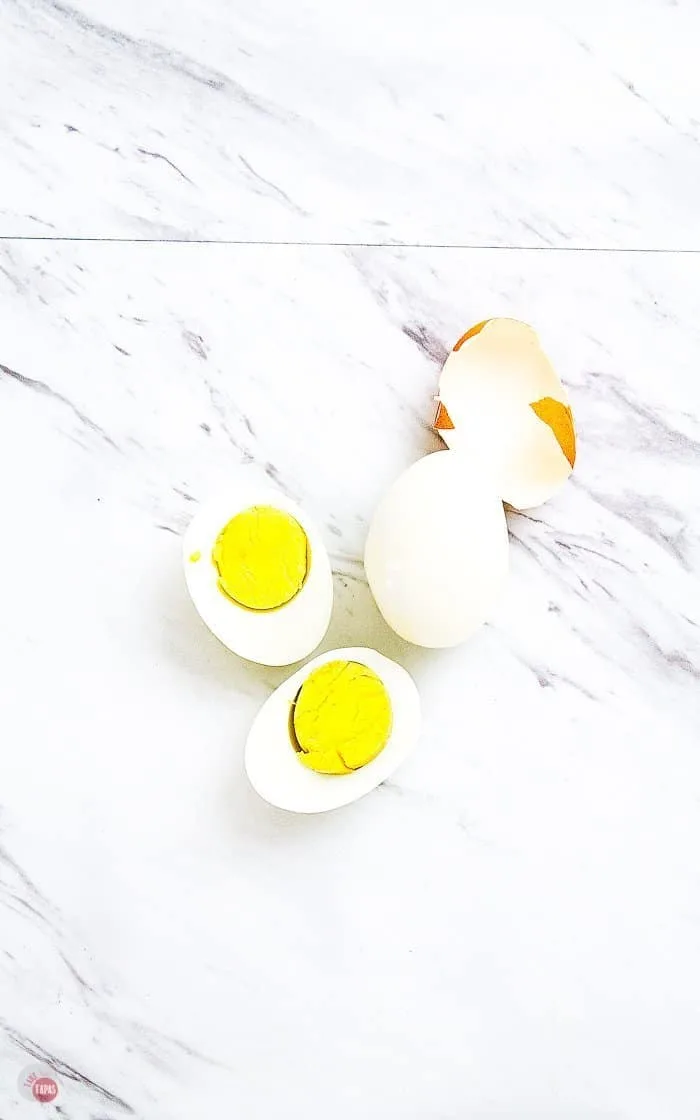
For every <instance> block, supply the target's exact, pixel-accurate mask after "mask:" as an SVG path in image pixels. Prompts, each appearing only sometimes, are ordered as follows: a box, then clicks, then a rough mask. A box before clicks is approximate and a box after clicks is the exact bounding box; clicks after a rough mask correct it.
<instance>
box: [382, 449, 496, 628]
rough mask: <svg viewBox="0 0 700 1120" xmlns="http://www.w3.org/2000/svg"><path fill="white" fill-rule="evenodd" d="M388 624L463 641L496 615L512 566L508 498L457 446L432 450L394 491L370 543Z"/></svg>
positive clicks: (395, 486)
mask: <svg viewBox="0 0 700 1120" xmlns="http://www.w3.org/2000/svg"><path fill="white" fill-rule="evenodd" d="M365 571H366V573H367V579H368V581H369V586H370V588H371V589H372V593H373V595H374V597H375V599H376V601H377V605H378V607H379V609H380V611H381V612H382V614H383V615H384V618H385V619H386V621H387V622H388V624H389V626H391V628H392V629H393V630H395V631H396V633H397V634H400V636H401V637H402V638H405V639H406V641H409V642H413V643H414V644H415V645H419V646H428V647H432V648H442V647H446V646H454V645H458V644H459V643H460V642H463V641H464V640H465V639H466V638H468V637H469V636H470V634H472V633H473V631H474V630H476V629H477V628H478V627H479V626H480V625H481V624H482V623H483V622H484V621H485V620H486V619H487V618H488V617H489V615H490V614H491V612H492V610H493V608H494V606H495V604H496V602H497V600H498V598H499V596H500V594H501V591H502V589H503V586H504V583H505V580H506V576H507V572H508V530H507V527H506V519H505V515H504V511H503V503H502V502H501V500H500V498H499V497H498V496H497V495H496V493H495V491H494V490H493V488H492V485H491V480H490V478H489V477H488V476H487V475H485V474H484V472H483V471H482V469H481V468H480V466H479V465H478V464H476V463H474V461H473V460H471V459H470V458H469V457H468V456H466V455H462V454H460V453H459V452H457V451H437V452H434V453H433V454H432V455H426V456H425V457H424V458H423V459H420V460H419V461H418V462H417V463H414V464H413V466H412V467H409V468H408V470H407V471H405V472H404V474H402V475H401V477H400V478H399V479H398V480H397V481H396V482H395V483H394V485H393V486H392V487H391V488H390V489H389V491H388V492H387V493H386V495H385V496H384V498H383V499H382V501H381V502H380V504H379V507H378V508H377V510H376V512H375V514H374V517H373V519H372V523H371V525H370V530H369V534H368V536H367V542H366V546H365Z"/></svg>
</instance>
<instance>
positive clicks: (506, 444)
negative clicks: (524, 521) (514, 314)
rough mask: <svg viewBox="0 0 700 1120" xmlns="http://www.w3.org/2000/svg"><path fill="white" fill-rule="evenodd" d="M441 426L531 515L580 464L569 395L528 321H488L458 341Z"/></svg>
mask: <svg viewBox="0 0 700 1120" xmlns="http://www.w3.org/2000/svg"><path fill="white" fill-rule="evenodd" d="M438 401H439V403H438V409H437V416H436V418H435V428H436V429H437V431H439V433H440V435H441V436H442V438H443V440H444V441H445V443H446V444H447V446H448V447H451V448H453V449H455V450H466V451H468V452H469V454H470V455H471V456H472V457H473V458H474V459H478V461H479V462H480V463H481V464H482V466H483V469H484V470H485V471H488V472H489V473H490V475H491V476H492V478H493V485H494V487H495V489H496V492H497V493H498V494H499V496H500V497H501V498H502V499H503V500H504V501H505V502H508V504H509V505H511V506H514V507H515V509H529V508H531V507H533V506H537V505H540V504H541V503H542V502H544V501H546V500H547V499H548V498H551V497H552V495H553V494H555V493H556V491H557V490H558V489H559V488H560V487H561V486H563V484H564V483H565V482H566V480H567V478H568V477H569V475H570V474H571V472H572V470H573V468H574V462H575V460H576V433H575V430H574V421H573V416H572V413H571V408H570V407H569V400H568V397H567V393H566V390H565V389H564V386H563V385H562V383H561V380H560V379H559V377H558V376H557V373H556V372H555V370H554V368H553V366H552V364H551V362H550V360H549V358H548V357H547V355H546V354H545V352H544V350H543V349H542V346H541V345H540V341H539V339H538V337H537V335H536V333H535V331H534V330H533V329H532V327H530V326H528V325H527V323H521V322H519V321H518V320H516V319H486V320H485V321H484V322H481V323H477V325H476V326H475V327H472V328H471V329H470V330H468V331H467V332H466V334H464V335H462V337H461V338H460V339H459V340H458V341H457V342H456V343H455V346H454V348H453V350H452V351H451V353H450V354H449V356H448V358H447V361H446V362H445V365H444V366H443V369H442V372H441V374H440V381H439V397H438Z"/></svg>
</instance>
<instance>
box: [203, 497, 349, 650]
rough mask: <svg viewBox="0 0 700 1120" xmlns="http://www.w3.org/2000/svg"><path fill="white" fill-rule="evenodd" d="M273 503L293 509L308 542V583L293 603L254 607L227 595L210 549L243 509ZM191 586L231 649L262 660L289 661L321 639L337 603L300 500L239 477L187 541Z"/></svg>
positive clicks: (211, 504)
mask: <svg viewBox="0 0 700 1120" xmlns="http://www.w3.org/2000/svg"><path fill="white" fill-rule="evenodd" d="M256 505H270V506H274V507H275V508H276V509H280V510H283V511H284V512H285V513H289V514H291V516H292V517H295V518H296V520H297V521H298V522H299V524H300V525H301V527H302V529H303V530H304V532H305V533H306V536H307V538H308V542H309V554H310V564H309V571H308V574H307V577H306V580H305V582H304V586H303V587H302V588H301V590H300V591H299V593H298V595H296V596H295V597H294V598H293V599H292V600H291V601H290V602H289V603H286V604H284V606H281V607H278V608H277V609H275V610H269V611H254V610H249V609H248V608H246V607H242V606H240V605H239V604H238V603H235V602H234V601H233V600H232V599H229V598H228V596H227V595H225V594H224V593H223V592H222V591H221V589H220V588H219V586H218V572H217V570H216V567H215V565H214V563H213V561H212V550H213V548H214V544H215V542H216V538H217V536H218V535H219V533H220V532H221V530H222V529H223V527H224V526H225V525H226V524H227V523H228V522H229V521H230V520H231V518H232V517H235V515H236V514H237V513H240V512H241V511H242V510H244V509H248V508H249V507H250V506H256ZM183 562H184V566H185V578H186V581H187V587H188V590H189V593H190V595H191V597H192V602H193V603H194V605H195V607H196V609H197V611H198V612H199V614H200V616H201V618H202V620H203V621H204V622H205V623H206V625H207V626H208V627H209V629H210V630H211V631H212V633H213V634H215V635H216V637H217V638H218V639H219V641H220V642H223V644H224V645H225V646H226V647H227V648H228V649H230V650H232V651H233V653H237V654H238V655H239V656H240V657H245V658H247V659H248V660H249V661H256V662H258V663H259V664H261V665H290V664H291V663H292V662H294V661H300V660H301V659H302V658H304V657H307V656H308V655H309V654H310V653H311V652H312V651H313V650H314V649H315V648H316V646H317V645H318V644H319V642H321V640H322V639H323V637H324V635H325V633H326V630H327V629H328V624H329V622H330V618H331V610H332V607H333V576H332V573H331V566H330V561H329V559H328V553H327V551H326V548H325V545H324V543H323V539H322V537H321V534H320V532H319V530H318V528H317V527H316V525H315V524H314V523H313V521H312V520H311V518H309V517H308V515H307V514H306V513H304V511H303V510H302V509H300V508H299V506H298V505H297V504H296V502H293V501H291V500H290V499H289V498H287V497H286V496H285V495H284V494H282V493H280V492H279V491H277V490H275V489H274V488H272V487H265V486H258V485H255V484H253V483H248V482H241V483H239V484H237V485H236V484H235V483H234V484H233V485H232V486H231V487H230V489H229V490H228V491H226V492H224V493H222V494H220V495H219V496H217V497H215V498H213V499H212V500H211V501H209V502H207V503H206V504H205V505H203V506H202V507H201V508H200V510H199V511H198V513H197V514H196V516H195V517H194V518H193V520H192V522H191V523H190V525H189V526H188V528H187V531H186V533H185V536H184V542H183Z"/></svg>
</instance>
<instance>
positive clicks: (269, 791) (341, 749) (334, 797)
mask: <svg viewBox="0 0 700 1120" xmlns="http://www.w3.org/2000/svg"><path fill="white" fill-rule="evenodd" d="M419 732H420V702H419V699H418V690H417V689H416V686H415V684H414V683H413V680H412V679H411V677H410V676H409V675H408V673H407V672H406V670H405V669H402V668H401V666H400V665H397V664H396V663H395V662H393V661H390V660H389V659H388V658H387V657H383V656H382V654H380V653H377V652H376V650H373V649H363V648H351V649H336V650H332V651H331V652H330V653H324V654H321V656H320V657H316V658H315V659H314V660H313V661H310V662H309V664H308V665H305V666H304V668H303V669H299V670H298V671H297V672H296V673H294V675H293V676H291V677H290V678H289V680H287V681H285V682H284V684H281V685H280V686H279V688H277V689H276V690H275V691H274V692H273V693H272V695H271V696H270V697H269V699H268V700H266V702H265V703H264V704H263V706H262V708H261V709H260V711H259V712H258V715H257V716H256V718H255V721H254V723H253V726H252V727H251V729H250V734H249V735H248V741H247V743H246V748H245V767H246V771H247V774H248V777H249V779H250V782H251V784H252V786H253V788H254V789H255V790H256V791H257V792H258V793H259V794H260V796H261V797H263V798H264V799H265V800H266V801H269V802H270V804H271V805H276V806H278V808H280V809H289V810H291V811H293V812H296V813H322V812H324V811H325V810H326V809H337V808H338V807H339V806H341V805H348V804H349V803H350V802H351V801H356V800H357V798H358V797H362V796H363V795H364V794H365V793H369V791H370V790H372V789H374V788H375V786H378V785H379V784H380V782H383V781H385V780H386V779H387V778H388V777H389V775H390V774H392V773H393V772H394V770H396V768H397V767H398V766H400V765H401V763H402V762H403V761H404V759H405V758H406V757H407V756H408V755H409V754H410V752H411V751H412V750H413V748H414V747H415V745H416V742H417V740H418V735H419Z"/></svg>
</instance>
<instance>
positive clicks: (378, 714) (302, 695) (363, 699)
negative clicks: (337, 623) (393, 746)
mask: <svg viewBox="0 0 700 1120" xmlns="http://www.w3.org/2000/svg"><path fill="white" fill-rule="evenodd" d="M391 723H392V715H391V702H390V700H389V694H388V693H387V690H386V688H385V687H384V685H383V683H382V681H381V680H380V679H379V677H378V676H377V674H376V673H373V672H372V670H371V669H368V668H367V666H366V665H360V664H359V662H357V661H328V662H327V663H326V664H325V665H321V666H320V668H318V669H314V671H313V673H310V674H309V676H308V677H307V678H306V680H305V681H304V683H303V685H302V686H301V688H300V689H299V692H298V693H297V696H296V699H295V700H294V703H293V705H292V711H291V716H290V721H289V730H290V737H291V740H292V746H293V747H294V749H295V751H297V753H298V755H299V760H300V761H301V762H302V763H303V764H304V766H308V767H309V769H311V770H316V771H317V772H318V773H319V774H349V773H350V772H351V771H353V770H359V769H360V767H361V766H366V765H367V763H368V762H371V761H372V759H374V758H376V757H377V755H378V754H379V753H380V751H381V750H383V748H384V747H385V746H386V744H387V742H388V740H389V735H390V733H391Z"/></svg>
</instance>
